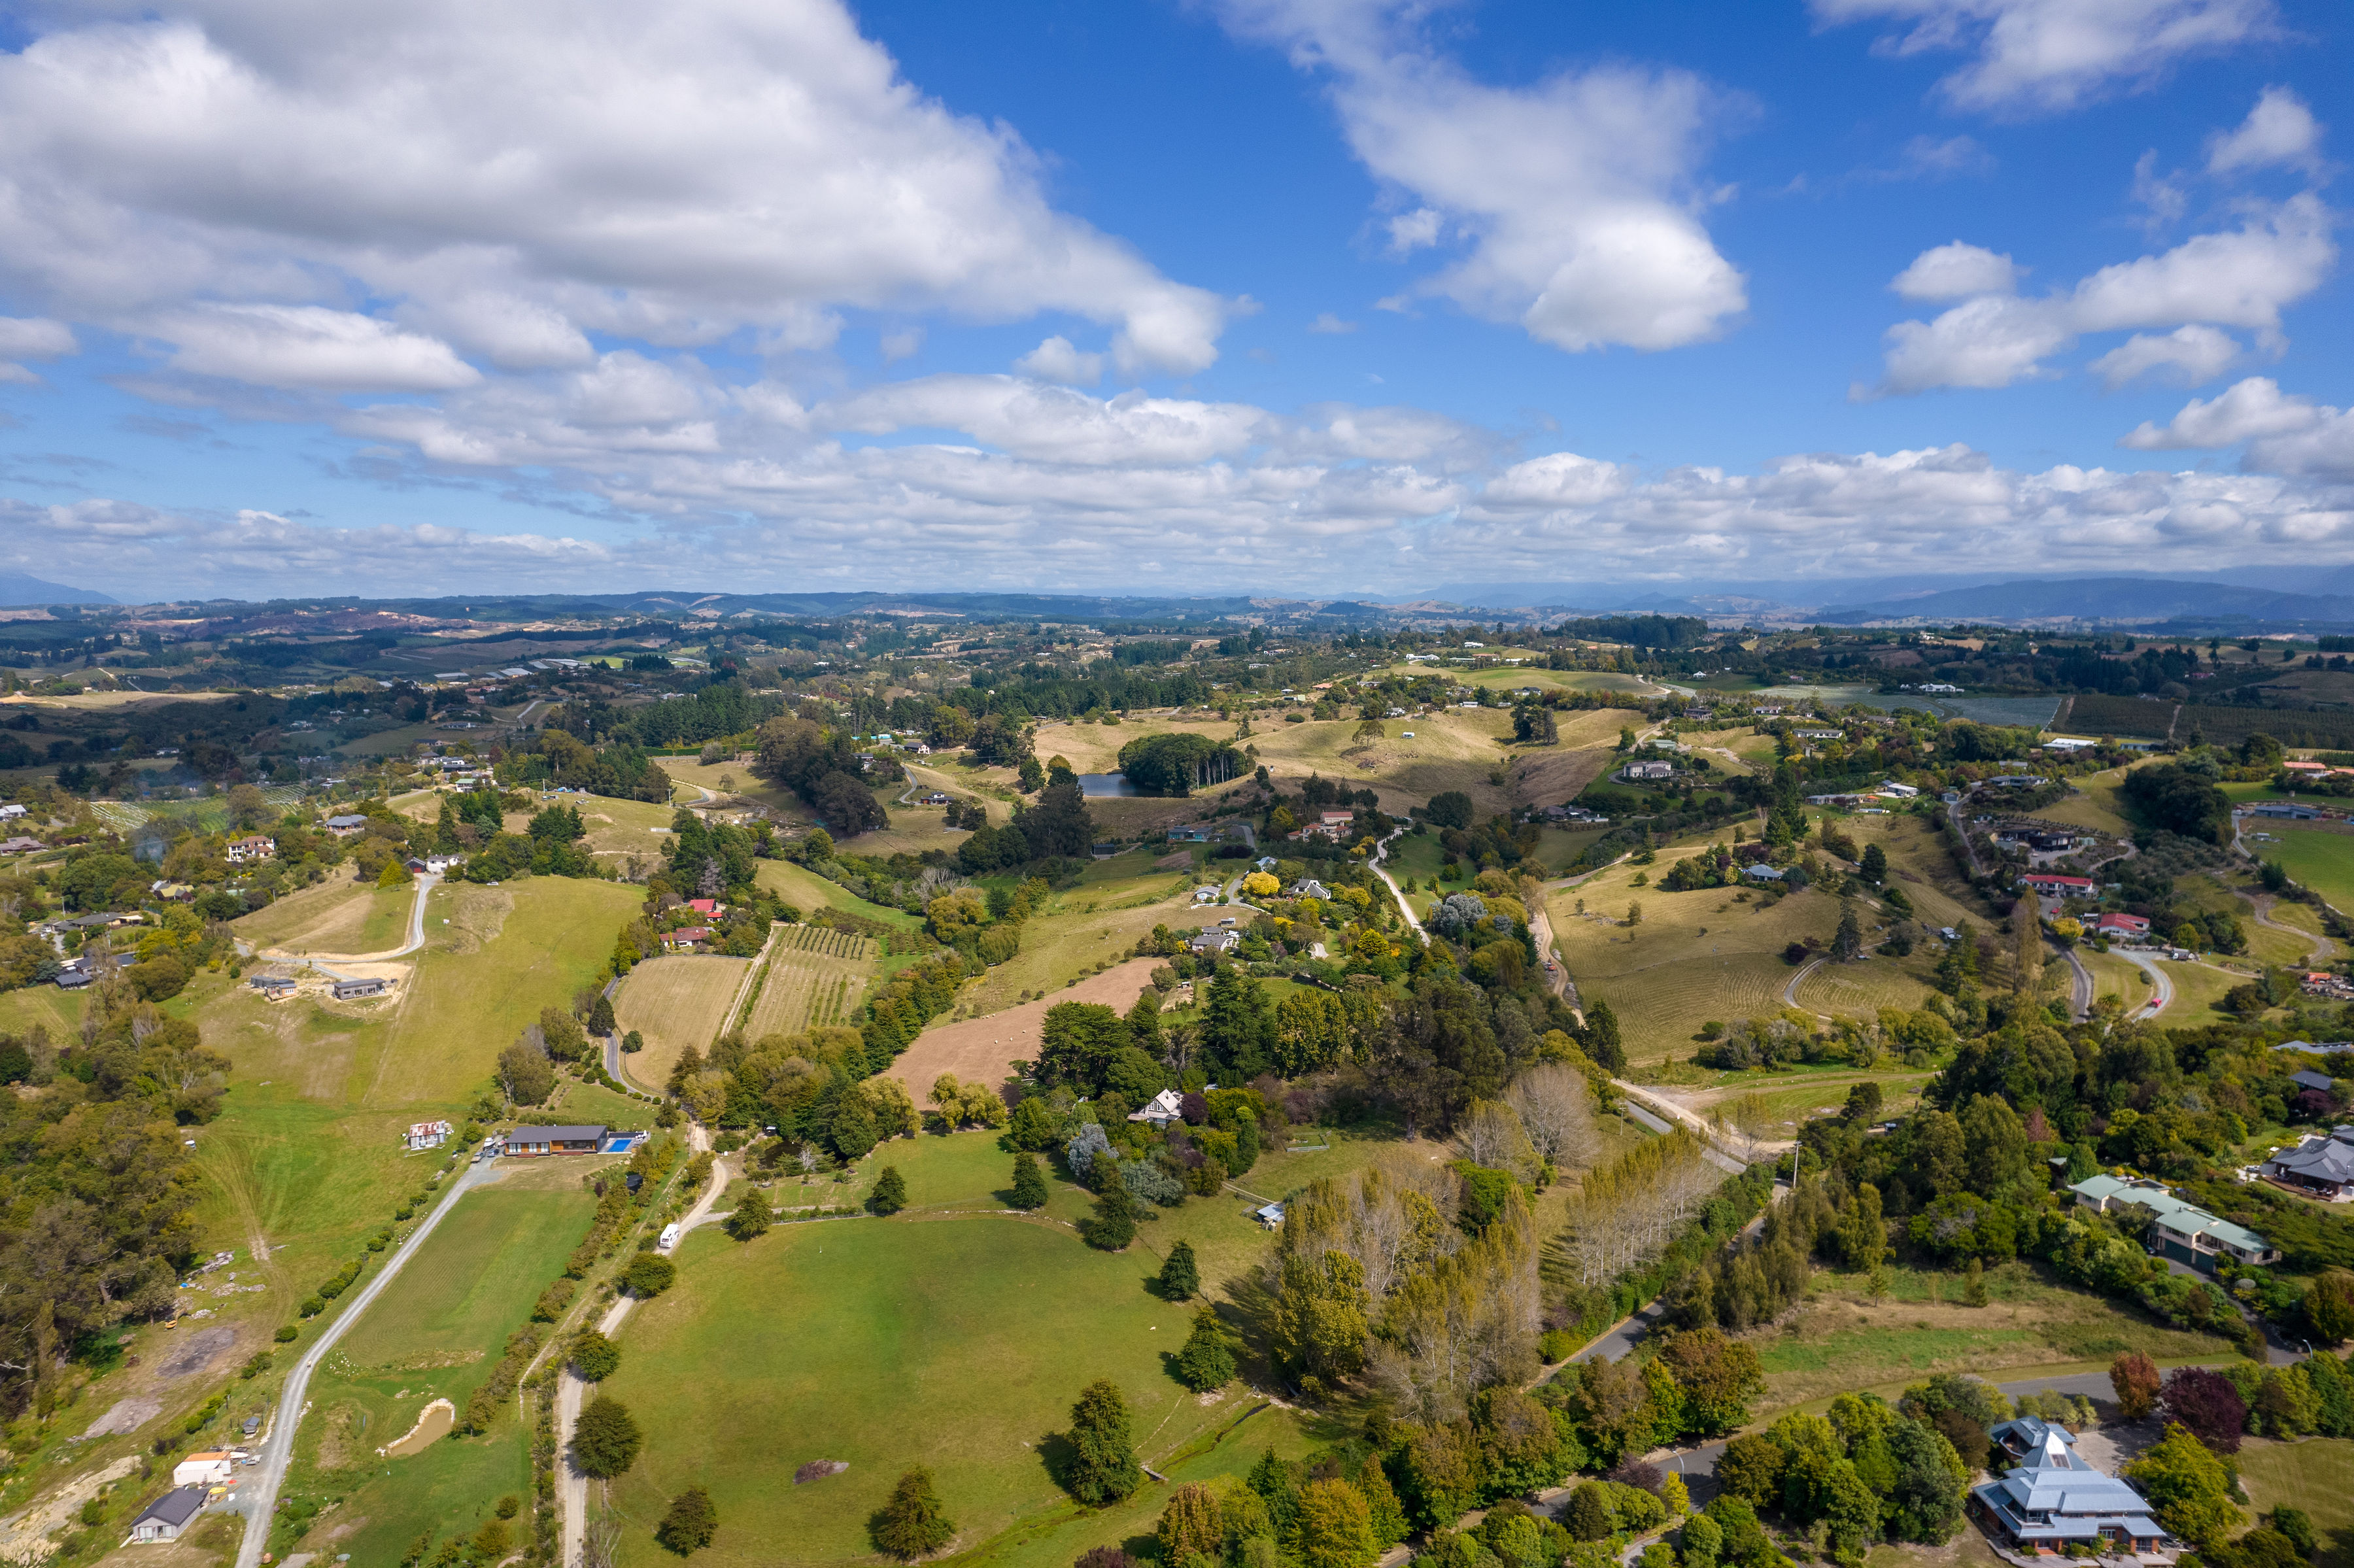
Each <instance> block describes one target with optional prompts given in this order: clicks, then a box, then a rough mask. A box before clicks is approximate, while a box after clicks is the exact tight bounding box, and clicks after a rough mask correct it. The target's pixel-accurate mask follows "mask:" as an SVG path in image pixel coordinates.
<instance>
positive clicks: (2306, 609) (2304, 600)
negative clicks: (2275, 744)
mask: <svg viewBox="0 0 2354 1568" xmlns="http://www.w3.org/2000/svg"><path fill="white" fill-rule="evenodd" d="M1900 617H1901V618H1903V619H1906V620H1915V619H1917V620H1932V621H1950V620H2131V621H2158V620H2164V621H2172V620H2252V621H2263V622H2267V623H2276V622H2282V621H2320V622H2325V623H2327V622H2333V621H2349V620H2354V597H2349V596H2348V595H2345V594H2315V593H2283V592H2281V591H2279V590H2277V589H2274V588H2243V587H2238V586H2235V585H2232V584H2230V583H2214V582H2181V581H2168V580H2167V579H2165V578H2153V577H2076V578H2067V579H2062V580H2060V581H2057V582H2054V581H2051V580H2049V579H2044V578H2032V577H2031V578H2021V579H2018V580H2015V581H2011V582H2002V583H1988V584H1984V585H1982V586H1980V587H1977V588H1947V589H1945V590H1944V591H1942V592H1938V593H1925V594H1913V595H1906V596H1903V597H1901V598H1890V599H1882V600H1880V601H1879V602H1877V603H1872V604H1861V605H1846V606H1839V607H1834V608H1831V609H1822V610H1819V611H1818V612H1817V613H1816V619H1818V620H1823V621H1826V622H1833V623H1846V624H1850V625H1851V624H1855V623H1858V622H1861V621H1871V620H1889V619H1892V618H1900Z"/></svg>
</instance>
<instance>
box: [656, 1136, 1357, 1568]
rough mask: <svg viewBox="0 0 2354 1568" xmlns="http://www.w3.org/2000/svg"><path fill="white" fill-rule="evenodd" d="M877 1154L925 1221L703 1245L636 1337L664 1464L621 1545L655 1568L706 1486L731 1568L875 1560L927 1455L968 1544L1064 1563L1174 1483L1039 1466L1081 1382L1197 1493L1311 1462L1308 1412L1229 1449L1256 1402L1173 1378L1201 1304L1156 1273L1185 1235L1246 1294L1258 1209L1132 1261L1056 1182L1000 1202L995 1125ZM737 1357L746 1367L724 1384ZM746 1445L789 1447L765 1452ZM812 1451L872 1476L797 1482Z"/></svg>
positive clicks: (1266, 1171)
mask: <svg viewBox="0 0 2354 1568" xmlns="http://www.w3.org/2000/svg"><path fill="white" fill-rule="evenodd" d="M1333 1142H1334V1147H1333V1148H1332V1149H1331V1150H1320V1151H1316V1152H1312V1153H1303V1154H1288V1153H1274V1154H1270V1155H1268V1156H1267V1157H1265V1158H1264V1159H1263V1160H1262V1161H1261V1163H1260V1165H1259V1166H1258V1167H1257V1169H1256V1170H1254V1171H1252V1172H1251V1173H1250V1174H1249V1175H1248V1176H1247V1177H1246V1178H1245V1179H1244V1182H1243V1185H1245V1186H1247V1187H1248V1188H1250V1189H1251V1190H1252V1191H1253V1192H1267V1194H1268V1195H1269V1196H1280V1195H1281V1194H1283V1193H1285V1192H1289V1191H1291V1190H1292V1189H1293V1188H1295V1187H1297V1186H1298V1185H1299V1184H1300V1183H1301V1182H1303V1181H1305V1180H1307V1179H1308V1178H1309V1177H1310V1176H1311V1175H1314V1174H1323V1173H1331V1172H1337V1171H1343V1170H1346V1169H1349V1168H1350V1167H1351V1166H1352V1165H1354V1164H1356V1163H1360V1162H1362V1161H1363V1160H1364V1159H1365V1158H1367V1157H1368V1154H1369V1153H1370V1151H1371V1149H1372V1148H1373V1146H1371V1145H1367V1144H1363V1143H1358V1142H1354V1141H1352V1140H1350V1139H1346V1138H1336V1139H1334V1140H1333ZM867 1163H868V1164H870V1165H882V1164H889V1165H893V1166H896V1167H897V1168H898V1169H899V1170H900V1171H901V1172H902V1173H903V1174H904V1175H905V1176H906V1177H907V1185H908V1190H909V1196H910V1198H911V1200H912V1202H913V1206H912V1207H911V1209H910V1210H909V1211H908V1212H907V1213H903V1214H901V1215H900V1216H898V1217H897V1218H896V1219H893V1220H889V1221H876V1220H871V1219H859V1220H851V1221H844V1222H842V1223H823V1224H803V1225H787V1226H781V1227H779V1228H778V1229H776V1230H772V1231H771V1232H770V1233H769V1234H768V1235H767V1236H764V1237H762V1238H761V1239H760V1240H758V1241H757V1242H754V1243H752V1244H750V1245H737V1244H736V1243H734V1242H731V1241H728V1240H726V1239H725V1238H724V1237H723V1236H721V1235H720V1234H718V1233H716V1231H708V1230H706V1231H700V1232H697V1233H696V1234H694V1235H693V1236H691V1237H689V1238H688V1240H687V1242H686V1243H685V1245H684V1246H683V1247H682V1248H681V1263H682V1275H683V1277H682V1278H681V1281H680V1284H679V1286H678V1287H675V1288H673V1290H671V1291H669V1292H667V1293H665V1294H664V1295H663V1296H662V1297H660V1298H656V1299H655V1300H654V1301H652V1303H650V1304H648V1305H647V1306H646V1307H644V1308H641V1309H640V1310H639V1311H638V1312H637V1313H635V1314H633V1315H632V1316H631V1319H630V1320H629V1322H628V1324H627V1325H626V1326H625V1327H624V1329H623V1330H622V1365H621V1370H620V1372H619V1373H617V1374H616V1375H615V1377H614V1378H613V1379H612V1381H611V1383H610V1385H609V1387H610V1392H611V1393H613V1394H614V1395H615V1397H617V1398H620V1399H621V1400H622V1401H624V1402H625V1403H627V1404H629V1405H630V1406H631V1410H632V1412H633V1413H634V1414H637V1416H638V1418H639V1421H640V1422H641V1424H642V1425H643V1426H644V1427H645V1429H646V1435H647V1445H646V1450H645V1454H644V1456H643V1457H642V1458H641V1459H640V1460H639V1462H638V1465H637V1467H635V1468H634V1469H632V1470H631V1472H630V1474H629V1475H628V1476H627V1477H625V1478H623V1479H621V1480H620V1481H618V1482H616V1483H615V1484H614V1486H613V1489H612V1499H613V1505H614V1508H615V1510H616V1511H617V1512H618V1513H620V1515H621V1516H622V1517H624V1518H625V1519H627V1520H630V1521H631V1529H630V1530H629V1531H628V1532H627V1534H626V1535H625V1538H624V1542H623V1545H622V1549H621V1559H622V1562H623V1563H625V1564H628V1565H631V1568H641V1565H651V1564H653V1563H658V1562H661V1561H663V1557H662V1555H661V1552H660V1549H659V1548H658V1547H657V1546H656V1545H655V1543H654V1542H653V1541H652V1534H651V1529H650V1524H651V1521H652V1520H655V1519H657V1518H659V1517H660V1515H661V1512H662V1510H663V1508H664V1507H665V1506H666V1505H667V1503H668V1501H669V1499H670V1498H671V1497H672V1496H673V1494H674V1493H675V1492H676V1491H677V1490H678V1489H680V1488H682V1487H684V1485H686V1484H687V1483H688V1481H689V1480H690V1479H692V1480H697V1481H701V1482H702V1483H703V1484H705V1485H706V1486H708V1487H709V1488H710V1489H711V1490H712V1492H713V1495H714V1497H715V1499H716V1501H717V1503H718V1508H719V1514H720V1518H721V1520H722V1521H723V1523H722V1526H721V1530H720V1533H719V1537H718V1540H717V1541H716V1542H715V1543H714V1545H713V1547H712V1548H711V1550H710V1555H711V1558H712V1560H713V1568H729V1565H732V1564H737V1563H775V1562H787V1563H834V1562H840V1561H843V1560H845V1559H853V1558H856V1559H864V1558H866V1557H867V1556H868V1555H869V1554H870V1552H871V1550H872V1549H871V1547H870V1546H869V1544H868V1542H867V1540H866V1519H867V1516H868V1515H869V1514H870V1513H871V1512H873V1510H875V1508H876V1507H878V1506H879V1505H880V1504H881V1502H882V1501H883V1499H884V1498H885V1495H886V1494H887V1493H888V1492H889V1490H890V1488H891V1486H892V1484H893V1482H894V1481H896V1478H898V1476H899V1474H900V1472H901V1471H902V1470H904V1469H906V1468H907V1467H909V1466H910V1465H914V1464H924V1465H928V1466H929V1467H931V1469H932V1471H933V1475H934V1478H935V1480H936V1482H937V1484H938V1488H939V1490H940V1493H941V1496H942V1498H943V1499H944V1501H945V1503H946V1505H947V1509H948V1512H949V1517H950V1518H952V1519H953V1520H955V1521H956V1522H957V1525H958V1527H959V1532H960V1533H959V1537H958V1546H959V1548H960V1549H965V1550H969V1549H971V1548H974V1547H976V1546H979V1545H981V1543H983V1542H991V1552H990V1557H991V1561H1002V1562H1009V1563H1024V1564H1027V1563H1036V1564H1038V1568H1045V1565H1046V1564H1047V1563H1056V1564H1061V1563H1068V1562H1069V1561H1070V1560H1071V1559H1072V1558H1073V1557H1074V1556H1075V1555H1076V1553H1077V1552H1079V1551H1081V1550H1083V1549H1084V1548H1085V1547H1086V1546H1087V1545H1091V1544H1095V1543H1097V1542H1099V1541H1107V1540H1108V1541H1118V1540H1120V1539H1123V1538H1125V1537H1127V1536H1129V1535H1134V1534H1137V1533H1140V1532H1144V1531H1149V1530H1150V1526H1151V1521H1152V1520H1153V1518H1154V1517H1155V1516H1157V1514H1158V1513H1159V1511H1160V1509H1161V1504H1162V1502H1164V1501H1165V1500H1166V1495H1167V1494H1166V1492H1165V1490H1163V1489H1161V1488H1160V1487H1159V1486H1158V1485H1154V1484H1148V1485H1147V1487H1146V1488H1145V1489H1144V1490H1143V1491H1142V1492H1140V1493H1139V1494H1138V1496H1137V1497H1136V1498H1135V1499H1132V1500H1131V1502H1130V1503H1129V1505H1128V1506H1126V1507H1124V1508H1121V1509H1116V1510H1107V1511H1106V1512H1104V1513H1100V1514H1092V1515H1085V1516H1082V1515H1081V1514H1080V1513H1079V1511H1078V1510H1076V1509H1073V1508H1071V1507H1070V1506H1069V1505H1068V1504H1067V1502H1066V1499H1064V1497H1063V1494H1062V1493H1061V1492H1060V1490H1059V1489H1057V1488H1056V1487H1055V1485H1054V1483H1053V1481H1052V1480H1051V1478H1049V1476H1048V1474H1047V1471H1046V1467H1045V1465H1044V1461H1043V1460H1042V1457H1041V1448H1042V1446H1044V1445H1045V1444H1047V1443H1048V1442H1049V1440H1050V1438H1051V1435H1053V1434H1055V1433H1057V1432H1060V1431H1062V1430H1063V1429H1065V1428H1066V1426H1067V1425H1068V1423H1069V1407H1070V1404H1071V1401H1072V1400H1073V1399H1074V1398H1076V1395H1077V1393H1078V1391H1079V1389H1080V1388H1081V1387H1082V1386H1083V1385H1084V1384H1086V1383H1088V1382H1089V1381H1091V1380H1093V1379H1095V1378H1097V1377H1108V1378H1111V1379H1112V1380H1113V1381H1115V1382H1116V1383H1119V1385H1120V1387H1121V1389H1122V1391H1123V1392H1124V1393H1126V1394H1127V1396H1128V1398H1129V1406H1130V1409H1131V1412H1132V1413H1133V1415H1134V1420H1135V1429H1136V1433H1137V1437H1138V1448H1139V1451H1140V1454H1141V1455H1142V1457H1144V1459H1145V1462H1146V1463H1148V1464H1151V1465H1153V1466H1154V1467H1156V1468H1166V1467H1168V1465H1169V1464H1170V1463H1172V1461H1174V1462H1175V1463H1177V1465H1178V1469H1177V1472H1176V1473H1177V1475H1178V1476H1179V1477H1180V1478H1184V1479H1193V1478H1199V1476H1201V1475H1203V1474H1217V1473H1233V1472H1235V1471H1239V1470H1244V1469H1247V1467H1249V1465H1250V1464H1251V1463H1252V1462H1254V1461H1255V1460H1256V1458H1257V1455H1258V1453H1259V1452H1261V1451H1262V1450H1263V1449H1264V1447H1265V1446H1267V1444H1269V1443H1272V1444H1274V1445H1276V1446H1278V1450H1279V1451H1283V1452H1288V1453H1297V1452H1299V1451H1300V1449H1301V1447H1302V1446H1305V1439H1304V1437H1303V1436H1301V1434H1300V1432H1299V1428H1298V1427H1297V1425H1294V1418H1293V1417H1292V1416H1291V1415H1290V1414H1288V1413H1287V1412H1282V1411H1278V1410H1267V1411H1264V1412H1262V1413H1260V1414H1257V1415H1256V1416H1254V1417H1252V1419H1251V1420H1250V1421H1249V1422H1248V1423H1247V1424H1246V1425H1245V1426H1244V1427H1243V1428H1242V1437H1243V1438H1244V1439H1246V1440H1229V1441H1228V1442H1226V1443H1225V1444H1223V1445H1219V1446H1215V1447H1214V1449H1213V1448H1212V1444H1211V1441H1210V1440H1211V1439H1213V1438H1214V1436H1216V1434H1217V1433H1218V1432H1219V1431H1220V1430H1221V1429H1222V1428H1223V1427H1225V1425H1227V1424H1228V1423H1229V1422H1230V1421H1232V1420H1233V1419H1234V1418H1235V1416H1237V1415H1240V1414H1242V1413H1244V1412H1245V1411H1246V1410H1249V1409H1251V1408H1252V1406H1253V1405H1255V1404H1257V1401H1256V1400H1253V1399H1249V1398H1247V1397H1246V1396H1245V1395H1244V1394H1242V1393H1240V1392H1238V1391H1237V1392H1232V1393H1229V1394H1228V1395H1227V1396H1226V1397H1225V1398H1224V1399H1221V1400H1218V1401H1215V1402H1214V1403H1211V1404H1203V1403H1202V1402H1200V1401H1198V1400H1196V1399H1195V1398H1194V1397H1193V1395H1192V1394H1190V1393H1187V1392H1186V1391H1185V1390H1184V1389H1183V1388H1182V1386H1180V1385H1179V1384H1178V1383H1176V1382H1174V1381H1173V1380H1172V1378H1170V1377H1169V1376H1168V1374H1167V1372H1166V1371H1165V1370H1164V1364H1163V1363H1164V1361H1165V1359H1166V1357H1167V1356H1169V1355H1172V1354H1173V1353H1174V1352H1175V1351H1177V1349H1178V1348H1179V1347H1180V1346H1182V1343H1183V1341H1184V1335H1185V1333H1186V1330H1187V1328H1188V1326H1189V1321H1190V1318H1191V1313H1192V1308H1191V1307H1190V1305H1187V1304H1177V1303H1168V1302H1163V1301H1161V1300H1160V1299H1159V1298H1156V1297H1154V1296H1153V1295H1151V1294H1150V1293H1149V1292H1148V1291H1147V1290H1146V1289H1145V1285H1146V1282H1147V1281H1148V1280H1149V1279H1150V1277H1151V1275H1152V1274H1153V1272H1154V1271H1155V1270H1157V1269H1158V1267H1159V1266H1160V1262H1161V1256H1162V1255H1164V1253H1165V1251H1166V1249H1167V1247H1168V1246H1169V1245H1171V1244H1172V1242H1174V1241H1175V1240H1177V1239H1178V1238H1180V1237H1183V1238H1184V1239H1186V1240H1188V1241H1190V1242H1192V1243H1193V1246H1194V1247H1195V1249H1196V1252H1197V1254H1198V1255H1199V1257H1200V1260H1201V1265H1202V1271H1203V1276H1204V1281H1205V1283H1206V1284H1207V1285H1208V1286H1209V1288H1210V1290H1211V1293H1212V1296H1213V1298H1223V1296H1224V1294H1225V1291H1224V1288H1223V1282H1225V1281H1227V1280H1230V1279H1232V1278H1234V1277H1236V1276H1237V1275H1239V1274H1240V1273H1241V1272H1242V1270H1243V1269H1245V1268H1246V1267H1247V1266H1249V1265H1250V1264H1251V1263H1253V1262H1254V1261H1256V1260H1257V1257H1258V1256H1259V1255H1260V1254H1261V1252H1262V1250H1263V1248H1264V1246H1265V1236H1264V1234H1263V1233H1261V1232H1260V1231H1258V1229H1257V1227H1256V1226H1255V1225H1254V1224H1252V1223H1251V1222H1250V1221H1249V1219H1248V1218H1247V1215H1246V1208H1247V1204H1246V1202H1244V1201H1243V1200H1242V1199H1239V1198H1233V1197H1231V1196H1230V1197H1228V1198H1225V1199H1216V1200H1204V1199H1196V1200H1193V1201H1192V1202H1188V1203H1187V1204H1186V1205H1185V1206H1184V1207H1183V1208H1182V1209H1179V1210H1174V1211H1164V1212H1163V1213H1162V1214H1161V1218H1160V1219H1159V1220H1158V1221H1156V1222H1155V1223H1153V1224H1149V1225H1146V1226H1145V1227H1144V1228H1143V1234H1141V1235H1140V1237H1139V1240H1138V1242H1137V1244H1136V1245H1133V1246H1131V1247H1130V1248H1129V1250H1128V1251H1127V1252H1126V1253H1123V1254H1120V1255H1107V1254H1104V1253H1099V1252H1096V1251H1093V1250H1092V1249H1090V1248H1088V1247H1087V1246H1085V1245H1083V1244H1081V1243H1080V1241H1079V1240H1078V1238H1077V1237H1076V1235H1075V1234H1073V1233H1072V1231H1071V1230H1070V1228H1069V1226H1068V1224H1067V1222H1068V1221H1069V1220H1070V1219H1072V1218H1075V1217H1076V1216H1077V1215H1079V1214H1081V1213H1084V1212H1085V1199H1086V1194H1084V1193H1082V1192H1078V1191H1077V1190H1076V1189H1075V1188H1068V1187H1064V1186H1062V1185H1061V1184H1060V1183H1057V1191H1056V1192H1055V1198H1054V1200H1053V1202H1051V1203H1050V1204H1049V1206H1048V1207H1047V1209H1046V1210H1045V1211H1044V1212H1043V1213H1042V1215H1041V1216H1039V1217H1034V1218H1017V1217H1014V1216H1011V1215H1006V1214H1002V1213H982V1212H978V1211H984V1210H989V1209H996V1208H1002V1199H1001V1198H1000V1197H999V1195H998V1190H999V1189H1000V1188H1002V1187H1003V1186H1005V1185H1007V1184H1008V1183H1009V1182H1010V1181H1011V1177H1012V1171H1013V1160H1012V1159H1011V1157H1010V1156H1007V1155H1005V1154H1002V1153H1001V1152H999V1151H998V1150H997V1149H996V1147H995V1140H994V1139H993V1137H991V1135H989V1134H986V1133H980V1132H970V1133H960V1134H957V1135H954V1136H952V1137H946V1138H941V1137H931V1136H927V1137H924V1138H921V1139H913V1140H900V1141H895V1142H892V1143H889V1144H886V1145H885V1146H884V1147H883V1148H882V1149H881V1150H878V1151H877V1152H876V1154H875V1156H873V1157H872V1158H871V1159H870V1160H869V1161H868V1162H867ZM794 1190H795V1189H794V1186H793V1184H792V1183H790V1182H786V1183H783V1184H780V1185H779V1187H778V1188H777V1189H775V1192H776V1195H777V1196H778V1197H779V1198H780V1199H783V1200H784V1201H786V1202H790V1201H791V1197H790V1194H791V1193H792V1192H794ZM782 1324H790V1331H782V1330H780V1329H779V1325H782ZM723 1366H724V1367H726V1368H727V1369H728V1371H727V1373H726V1375H724V1376H706V1375H702V1372H701V1370H700V1369H708V1368H714V1367H723ZM748 1431H758V1432H764V1433H768V1434H770V1435H771V1439H772V1440H769V1441H763V1442H760V1443H746V1442H743V1441H741V1440H740V1435H741V1434H742V1433H744V1432H748ZM1198 1449H1211V1450H1212V1451H1210V1452H1207V1453H1203V1452H1197V1450H1198ZM811 1459H840V1460H844V1461H846V1462H847V1463H848V1464H849V1469H848V1470H846V1471H844V1472H843V1473H842V1474H840V1475H838V1476H834V1477H832V1478H827V1479H825V1480H822V1481H818V1482H814V1483H811V1484H810V1485H807V1486H794V1485H792V1484H790V1476H791V1472H792V1470H793V1469H794V1467H797V1466H799V1465H801V1464H802V1463H805V1462H807V1461H809V1460H811ZM1006 1531H1014V1532H1015V1533H1014V1534H1013V1535H1012V1536H1011V1537H1006V1538H1004V1539H992V1538H1000V1537H1003V1536H1004V1532H1006Z"/></svg>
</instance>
